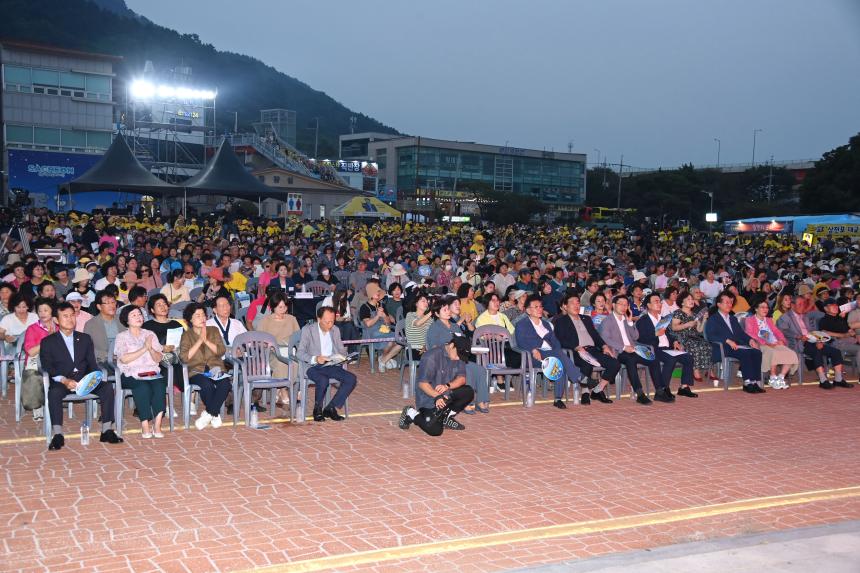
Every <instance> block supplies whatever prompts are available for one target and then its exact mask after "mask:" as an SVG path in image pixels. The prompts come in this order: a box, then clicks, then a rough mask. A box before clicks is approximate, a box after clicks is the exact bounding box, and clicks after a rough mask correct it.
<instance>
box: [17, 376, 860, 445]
mask: <svg viewBox="0 0 860 573" xmlns="http://www.w3.org/2000/svg"><path fill="white" fill-rule="evenodd" d="M846 380H847V379H846ZM848 381H849V382H858V383H860V380H848ZM814 384H816V383H815V382H807V383H806V384H803V385H804V386H812V385H814ZM794 386H797V384H793V385H792V387H794ZM694 390H695V391H696V393H697V394H702V393H710V392H723V391H724V390H723V387H722V386H719V387H717V388H701V387H697V388H694ZM729 390H730V391H733V392H734V391H740V390H743V388H742V387H740V386H730V387H729ZM610 394H612V393H611V392H610ZM512 395H513V394H512ZM612 398H613V400H614V399H615V397H614V396H612ZM629 399H630V392H629V391H628V392H625V393H624V394H623V395H622V396H621V400H629ZM679 400H680V398H679ZM685 400H686V398H685ZM619 401H620V400H619ZM552 402H553V400H535V404H536V405H540V404H552ZM682 402H683V401H682ZM411 403H412V402H410V404H411ZM490 406H491V409H492V408H507V407H513V406H520V407H523V402H522V399H518V400H514V399H512V400H508V401H507V402H499V403H491V404H490ZM580 407H581V405H576V406H571V408H580ZM398 414H400V410H399V409H397V410H380V411H378V412H356V413H350V415H349V417H350V418H378V417H382V416H395V415H398ZM179 419H180V420H181V418H179ZM21 423H24V420H22V422H21ZM175 423H176V425H175V429H174V431H184V430H185V426H184V425H183V424H182V422H181V421H179V422H175ZM260 423H261V424H289V423H291V422H290V419H289V418H270V419H268V418H263V419H261V420H260ZM39 425H40V426H41V422H40V423H39ZM236 425H237V426H244V425H245V422H244V420H240V421H238V422H237V423H236ZM232 426H233V422H232V421H231V422H224V425H223V426H222V427H224V428H229V427H232ZM191 429H193V428H191V427H190V426H189V430H191ZM206 431H209V432H211V431H213V430H212V429H211V428H210V429H208V430H206ZM216 431H217V430H216ZM140 433H141V430H140V428H136V429H128V430H123V436H125V435H127V434H140ZM64 435H65V436H66V438H69V439H77V438H80V437H81V435H80V434H64ZM165 435H167V436H169V435H170V431H169V430H166V431H165ZM44 440H45V437H44V436H28V437H26V438H8V439H5V440H0V446H7V445H14V444H26V443H30V442H39V441H44Z"/></svg>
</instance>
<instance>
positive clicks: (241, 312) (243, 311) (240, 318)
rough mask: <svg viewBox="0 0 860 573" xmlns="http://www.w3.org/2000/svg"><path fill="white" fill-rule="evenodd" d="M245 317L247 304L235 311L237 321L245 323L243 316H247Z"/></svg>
mask: <svg viewBox="0 0 860 573" xmlns="http://www.w3.org/2000/svg"><path fill="white" fill-rule="evenodd" d="M247 317H248V307H247V306H246V307H244V308H240V309H239V310H238V311H237V312H236V320H238V321H239V322H241V323H242V324H245V318H247ZM246 326H247V325H246Z"/></svg>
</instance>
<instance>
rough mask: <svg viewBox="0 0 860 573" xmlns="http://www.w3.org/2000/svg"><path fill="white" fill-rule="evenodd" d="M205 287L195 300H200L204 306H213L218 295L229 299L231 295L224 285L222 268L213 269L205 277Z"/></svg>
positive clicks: (231, 298)
mask: <svg viewBox="0 0 860 573" xmlns="http://www.w3.org/2000/svg"><path fill="white" fill-rule="evenodd" d="M206 281H207V284H206V288H204V289H203V291H202V292H201V293H200V295H199V296H198V297H197V302H201V303H203V304H205V305H206V306H210V307H211V306H214V304H215V300H216V299H217V298H218V297H220V296H225V297H227V298H228V299H229V300H230V301H232V300H233V297H231V296H230V291H228V290H227V288H226V287H225V286H224V269H222V268H220V267H219V268H217V269H213V270H212V272H210V273H209V276H208V277H207V279H206Z"/></svg>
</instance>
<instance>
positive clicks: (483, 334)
mask: <svg viewBox="0 0 860 573" xmlns="http://www.w3.org/2000/svg"><path fill="white" fill-rule="evenodd" d="M472 343H473V344H474V345H475V346H485V347H487V349H488V350H489V352H487V353H482V354H478V355H477V356H478V363H479V364H480V365H481V366H483V367H484V368H486V369H487V385H488V386H489V384H490V381H491V378H492V377H493V376H504V379H505V400H507V399H508V397H509V396H510V390H511V379H512V378H513V377H514V376H519V377H520V378H521V379H522V378H524V377H525V375H526V374H525V371H526V368H525V367H524V366H525V364H526V362H525V361H524V362H522V363H521V366H520V367H519V368H510V367H508V365H507V363H506V362H505V345H506V344H510V343H511V333H510V332H509V331H508V329H507V328H505V327H504V326H494V325H485V326H479V327H478V328H477V329H475V333H474V335H472Z"/></svg>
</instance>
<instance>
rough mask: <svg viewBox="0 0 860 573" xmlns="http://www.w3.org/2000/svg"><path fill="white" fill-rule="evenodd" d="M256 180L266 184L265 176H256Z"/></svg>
mask: <svg viewBox="0 0 860 573" xmlns="http://www.w3.org/2000/svg"><path fill="white" fill-rule="evenodd" d="M257 179H259V180H260V182H261V183H265V182H266V176H265V175H257Z"/></svg>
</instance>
